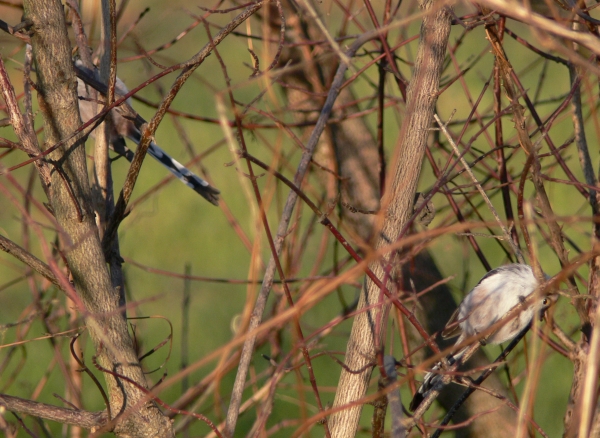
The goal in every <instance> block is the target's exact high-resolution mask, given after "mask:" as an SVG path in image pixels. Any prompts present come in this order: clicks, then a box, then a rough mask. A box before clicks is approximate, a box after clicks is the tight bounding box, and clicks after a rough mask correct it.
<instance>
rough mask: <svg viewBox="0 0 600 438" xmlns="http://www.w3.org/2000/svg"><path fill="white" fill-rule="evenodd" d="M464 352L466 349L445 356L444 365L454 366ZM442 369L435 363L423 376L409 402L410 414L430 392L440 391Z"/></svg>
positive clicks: (440, 364)
mask: <svg viewBox="0 0 600 438" xmlns="http://www.w3.org/2000/svg"><path fill="white" fill-rule="evenodd" d="M466 351H467V347H465V348H463V349H462V350H460V351H459V352H457V353H456V354H454V355H452V354H449V355H448V356H446V363H447V364H448V366H452V365H454V364H456V363H457V362H458V361H459V360H460V359H461V358H462V357H463V355H464V354H465V353H466ZM443 368H444V366H443V364H442V362H437V363H436V364H435V365H434V366H433V368H431V371H430V372H428V373H427V374H425V377H424V378H423V382H422V383H421V386H419V389H417V392H416V393H415V395H414V396H413V399H412V401H411V402H410V406H409V409H410V410H411V411H412V412H414V411H415V410H416V409H417V408H418V407H419V405H420V404H421V403H422V402H423V400H425V398H426V397H427V396H428V395H429V392H430V391H431V390H433V389H436V390H440V389H441V386H440V385H441V384H442V378H443V373H442V372H440V371H441V370H443Z"/></svg>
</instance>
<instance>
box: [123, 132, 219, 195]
mask: <svg viewBox="0 0 600 438" xmlns="http://www.w3.org/2000/svg"><path fill="white" fill-rule="evenodd" d="M132 140H133V141H135V140H136V139H135V138H132ZM138 141H139V140H138ZM135 142H136V144H137V143H138V142H137V141H135ZM112 146H113V150H114V151H115V152H116V153H117V154H119V155H122V156H123V157H125V158H126V159H127V161H129V162H130V163H131V161H133V152H132V151H131V149H129V148H127V146H126V145H125V141H124V140H123V138H120V141H114V142H113V144H112ZM148 155H150V156H151V157H152V158H154V159H155V160H157V161H158V162H159V163H160V164H162V165H163V166H165V167H166V168H167V169H168V170H169V171H170V172H171V173H173V175H175V176H176V177H177V179H179V181H181V182H182V183H184V184H185V185H186V186H188V187H189V188H191V189H192V190H193V191H195V192H196V193H198V194H199V195H200V196H202V197H203V198H204V199H206V200H207V201H208V202H210V203H211V204H213V205H218V204H219V196H218V195H219V193H221V192H220V191H219V190H217V189H215V188H214V187H213V186H211V185H210V184H209V183H207V182H206V181H204V180H203V179H202V178H200V177H199V176H197V175H196V174H194V173H193V172H192V171H190V170H189V169H187V168H186V167H184V166H183V164H181V163H180V162H179V161H177V160H176V159H175V158H173V157H171V156H170V155H169V154H167V153H166V152H165V151H163V150H162V149H161V148H160V147H159V146H158V145H157V144H156V143H154V142H152V143H150V146H149V147H148Z"/></svg>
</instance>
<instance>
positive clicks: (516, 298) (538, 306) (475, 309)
mask: <svg viewBox="0 0 600 438" xmlns="http://www.w3.org/2000/svg"><path fill="white" fill-rule="evenodd" d="M538 286H539V282H538V280H537V279H536V277H535V275H534V273H533V270H532V269H531V266H528V265H524V264H517V263H515V264H510V265H505V266H501V267H499V268H497V269H494V270H492V271H490V272H488V273H487V274H486V275H485V276H484V277H483V278H482V279H481V280H480V281H479V283H477V285H476V286H475V287H474V288H473V290H471V292H470V293H469V294H468V295H467V296H466V297H465V299H464V300H463V301H462V303H461V304H460V306H459V307H458V309H456V311H455V312H454V314H453V315H452V317H451V318H450V320H449V321H448V323H447V324H446V328H445V329H444V330H443V331H442V337H443V338H444V339H449V338H453V337H455V336H459V335H460V336H459V338H458V339H457V341H456V343H455V345H460V344H462V343H464V342H465V341H466V340H468V339H469V338H473V339H475V340H474V342H480V343H481V344H482V345H485V344H501V343H503V342H507V341H510V340H512V339H513V338H515V337H516V336H517V335H518V334H519V333H521V332H522V331H523V330H524V329H526V328H527V327H528V326H529V324H530V323H531V321H532V320H533V317H534V316H535V315H539V316H540V318H541V317H542V316H543V314H544V312H545V310H546V309H548V307H550V306H551V305H552V304H553V303H554V302H556V299H557V295H554V294H549V295H543V296H540V297H537V298H533V299H528V298H529V297H530V295H531V294H532V293H533V292H534V291H535V290H536V289H537V288H538ZM519 306H520V307H522V308H521V309H516V308H517V307H519ZM511 312H512V314H513V316H512V317H511V318H510V319H508V320H507V321H506V322H505V323H504V324H503V325H502V326H501V327H499V328H498V329H497V330H495V331H492V332H491V333H489V334H487V335H486V336H485V337H483V338H480V339H478V336H479V335H480V334H483V333H486V332H487V331H489V330H490V328H492V326H493V325H494V324H496V323H497V322H499V321H500V320H502V319H503V318H505V317H506V316H507V315H508V314H509V313H511ZM468 349H469V345H467V346H465V347H463V348H461V349H460V350H459V351H456V352H453V353H452V354H451V355H450V356H448V358H447V361H448V362H449V363H450V364H455V363H456V362H458V361H459V360H460V359H461V358H462V356H463V355H464V354H465V352H466V351H467V350H468ZM441 369H442V363H441V362H438V363H437V364H435V365H434V366H433V368H432V371H431V372H429V373H427V374H426V375H425V377H424V379H423V383H422V384H421V386H420V387H419V389H418V390H417V392H416V393H415V395H414V397H413V399H412V402H411V403H410V410H411V411H414V410H415V409H417V408H418V407H419V405H420V404H421V402H422V401H423V399H424V398H425V397H427V394H428V392H429V391H430V390H431V389H432V388H434V387H435V386H436V385H437V384H438V383H439V382H441V377H442V376H441V374H440V373H439V371H440V370H441ZM438 389H439V388H438Z"/></svg>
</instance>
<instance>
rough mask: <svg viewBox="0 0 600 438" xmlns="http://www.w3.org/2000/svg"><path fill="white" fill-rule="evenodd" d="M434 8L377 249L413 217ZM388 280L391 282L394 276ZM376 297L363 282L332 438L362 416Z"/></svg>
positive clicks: (434, 42)
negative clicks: (362, 399)
mask: <svg viewBox="0 0 600 438" xmlns="http://www.w3.org/2000/svg"><path fill="white" fill-rule="evenodd" d="M433 6H434V3H433V2H431V1H426V2H424V3H423V4H422V8H423V10H424V11H425V12H428V13H427V14H426V15H425V16H424V18H423V24H422V25H421V35H420V41H419V48H418V52H417V60H416V62H415V70H414V74H413V79H412V80H411V83H410V86H409V89H408V98H407V112H406V118H405V119H404V121H403V124H402V129H401V135H400V138H401V143H400V144H399V145H398V148H397V152H396V157H395V160H394V166H392V169H393V172H394V174H393V177H392V179H391V185H390V189H389V191H388V192H386V195H385V196H384V198H383V201H382V208H383V210H384V212H385V218H384V222H383V226H382V228H381V235H380V237H379V238H378V239H377V243H376V247H377V248H381V247H385V246H387V245H389V244H390V243H393V242H395V241H396V240H397V238H398V236H399V234H400V232H401V230H402V229H403V228H404V226H405V225H406V224H407V222H408V219H409V218H410V216H411V215H412V211H413V200H414V196H415V193H416V189H417V183H418V180H419V175H420V171H421V164H422V158H423V155H424V152H425V148H426V146H427V138H428V136H429V130H430V129H431V126H432V120H433V113H434V110H435V103H436V100H437V93H438V88H439V78H440V74H441V72H442V68H443V61H444V57H445V53H446V46H447V42H448V36H449V33H450V16H449V14H448V11H447V10H446V9H445V8H441V9H437V10H436V9H435V8H434V7H433ZM393 262H394V260H393V257H392V255H391V254H388V255H387V256H386V257H385V260H383V261H377V262H375V263H373V264H372V265H371V269H372V270H373V272H374V273H375V274H376V275H377V276H378V278H379V279H381V280H384V278H385V277H386V274H385V273H384V267H385V265H386V264H387V263H392V264H393ZM394 269H397V266H394V267H393V270H394ZM393 270H392V271H393ZM391 274H392V275H391V277H392V278H393V276H394V275H393V274H394V272H392V273H391ZM387 277H388V278H389V277H390V275H389V274H388V275H387ZM380 293H381V291H380V290H379V288H378V287H377V286H376V285H375V284H374V283H372V282H371V281H370V280H369V279H366V281H365V284H364V286H363V290H362V291H361V296H360V301H359V310H360V309H364V308H366V307H368V306H374V307H373V308H371V309H369V310H367V311H364V312H361V313H359V314H358V315H357V317H356V318H355V320H354V323H353V326H352V332H351V334H350V339H349V341H348V344H347V349H346V366H347V367H348V369H349V370H350V371H358V370H364V371H360V372H358V373H356V372H349V371H346V370H345V369H344V370H342V373H341V376H340V380H339V384H338V390H337V393H336V397H335V401H334V406H333V407H334V409H337V408H342V410H340V411H339V412H336V413H334V414H333V415H332V416H331V418H330V420H329V426H330V430H331V434H332V436H333V437H335V438H341V437H354V436H355V434H356V429H357V427H358V421H359V418H360V413H361V410H362V405H361V404H360V402H359V400H360V399H361V398H362V397H364V395H365V393H366V391H367V388H368V385H369V380H370V377H371V372H372V367H369V364H372V363H374V361H375V354H376V351H375V346H376V345H377V344H378V343H379V341H380V339H379V340H376V339H375V337H376V327H375V323H376V321H378V320H379V319H380V318H381V315H384V314H385V313H386V312H385V306H381V305H378V303H379V296H380ZM383 332H384V330H383V329H381V330H379V332H378V333H379V336H380V337H381V334H382V333H383Z"/></svg>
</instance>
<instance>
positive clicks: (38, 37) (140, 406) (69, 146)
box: [24, 0, 173, 437]
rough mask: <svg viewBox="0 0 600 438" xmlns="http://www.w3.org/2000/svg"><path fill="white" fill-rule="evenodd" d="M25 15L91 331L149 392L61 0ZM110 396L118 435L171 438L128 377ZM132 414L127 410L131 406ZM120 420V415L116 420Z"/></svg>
mask: <svg viewBox="0 0 600 438" xmlns="http://www.w3.org/2000/svg"><path fill="white" fill-rule="evenodd" d="M24 8H25V18H29V19H31V20H32V22H33V27H32V31H33V36H32V38H31V42H32V47H33V54H34V59H35V66H36V71H37V82H38V96H39V104H40V108H41V110H42V114H43V117H44V133H45V142H46V149H47V148H48V147H52V146H54V145H56V144H58V143H59V142H63V143H62V144H61V145H60V146H59V147H58V148H56V150H54V151H53V152H52V153H50V154H49V155H48V157H47V160H48V161H49V162H50V164H51V167H52V173H51V184H50V190H49V193H50V200H49V201H50V204H51V206H52V209H53V212H54V214H55V216H56V219H57V222H58V224H59V227H60V229H59V230H58V233H59V236H60V242H61V248H62V250H63V251H64V254H65V258H66V260H67V263H68V266H69V270H70V272H71V275H72V278H73V283H74V286H75V289H76V290H77V295H78V297H79V298H80V300H81V303H82V304H83V307H82V308H80V309H79V310H80V312H83V313H84V314H85V321H86V325H87V328H88V331H89V334H90V336H91V338H92V340H93V341H94V345H95V346H96V355H97V356H96V358H97V361H98V363H99V365H100V367H102V368H104V369H105V370H109V371H110V372H112V373H115V374H117V375H120V376H125V377H126V378H127V379H130V380H131V381H134V382H136V383H137V384H138V385H139V386H140V387H142V388H146V382H145V378H144V375H143V372H142V369H141V367H140V364H139V362H138V359H137V356H136V353H135V350H134V348H133V343H132V341H131V338H130V336H129V333H128V331H127V323H126V321H125V319H124V318H123V317H122V316H121V313H120V312H119V301H118V299H119V295H118V293H117V291H115V290H114V289H113V287H112V286H111V280H110V275H109V272H108V268H107V265H106V262H105V259H104V254H103V251H102V247H101V244H100V239H99V236H98V230H97V227H96V224H95V220H94V213H93V208H92V204H91V191H90V186H89V181H88V173H87V167H86V158H85V149H84V139H83V138H81V136H76V137H72V134H73V132H75V131H76V130H77V128H78V127H79V125H80V124H81V121H80V118H79V109H78V100H77V85H76V79H75V75H74V72H73V66H72V61H71V46H70V43H69V39H68V36H67V31H66V24H65V19H64V11H63V7H62V5H61V3H60V2H59V1H56V0H50V1H49V0H27V1H25V2H24ZM104 377H105V379H106V382H107V387H108V393H109V398H110V408H111V409H110V410H111V417H112V419H113V420H115V423H114V429H113V431H114V432H115V433H116V434H117V435H118V436H130V437H142V436H144V437H152V436H156V437H158V436H161V437H165V436H166V437H168V436H173V432H172V428H171V424H170V422H169V420H168V419H167V418H166V417H165V416H164V415H163V414H162V413H161V412H160V411H159V409H158V408H157V406H156V405H155V403H154V402H151V401H147V400H146V401H144V400H143V399H144V398H145V397H146V394H145V393H144V392H143V391H142V390H140V389H139V388H138V387H136V386H135V385H133V384H131V383H129V382H128V381H127V380H125V379H122V378H119V377H115V376H114V375H111V374H109V373H107V372H106V371H104ZM132 407H133V409H129V408H132ZM117 416H119V417H120V418H116V419H115V417H117Z"/></svg>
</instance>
